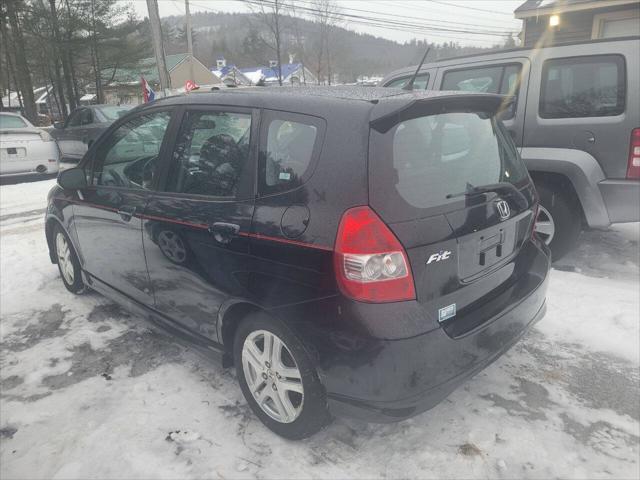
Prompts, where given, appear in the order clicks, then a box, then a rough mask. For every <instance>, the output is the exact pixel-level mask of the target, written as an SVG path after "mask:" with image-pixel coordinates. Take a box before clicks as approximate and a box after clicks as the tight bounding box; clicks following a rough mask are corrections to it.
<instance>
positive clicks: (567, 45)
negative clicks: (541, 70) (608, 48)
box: [378, 36, 640, 85]
mask: <svg viewBox="0 0 640 480" xmlns="http://www.w3.org/2000/svg"><path fill="white" fill-rule="evenodd" d="M638 40H640V36H628V37H616V38H598V39H594V40H586V41H585V40H581V41H575V42H563V43H556V44H553V45H541V46H534V47H517V48H506V49H502V50H491V51H485V52H477V53H470V54H468V55H459V56H453V57H444V58H438V59H435V60H430V61H429V62H427V63H425V64H424V65H422V66H421V67H420V73H424V72H425V71H426V70H428V69H430V68H436V67H441V66H442V67H448V66H450V65H451V64H457V63H465V62H464V61H465V60H476V61H478V62H483V61H487V62H490V61H494V60H495V61H502V60H504V59H509V58H512V57H513V55H516V54H522V55H527V54H532V55H535V52H536V51H539V50H540V49H545V50H547V49H548V50H558V51H559V52H561V51H567V56H572V55H573V53H570V52H571V51H572V49H571V47H579V46H583V45H590V44H594V45H597V44H608V43H610V44H614V46H613V47H612V53H616V51H615V50H614V48H620V47H618V45H620V44H628V43H632V42H637V41H638ZM532 58H533V57H532ZM416 68H417V65H410V66H408V67H403V68H398V69H396V70H393V71H391V72H389V73H387V74H386V75H385V76H384V78H383V79H382V80H380V82H378V85H384V84H386V83H388V82H390V81H393V80H397V79H399V78H406V77H408V76H410V75H412V74H413V73H414V72H415V71H416Z"/></svg>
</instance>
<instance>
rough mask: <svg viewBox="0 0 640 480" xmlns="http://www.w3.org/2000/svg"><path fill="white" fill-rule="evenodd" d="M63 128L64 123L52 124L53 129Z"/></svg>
mask: <svg viewBox="0 0 640 480" xmlns="http://www.w3.org/2000/svg"><path fill="white" fill-rule="evenodd" d="M63 127H64V123H62V122H54V124H53V128H63Z"/></svg>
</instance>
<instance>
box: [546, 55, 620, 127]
mask: <svg viewBox="0 0 640 480" xmlns="http://www.w3.org/2000/svg"><path fill="white" fill-rule="evenodd" d="M625 95H626V92H625V65H624V58H623V57H621V56H620V55H599V56H592V57H573V58H557V59H553V60H547V61H546V62H545V63H544V65H543V67H542V83H541V92H540V108H539V110H540V112H539V113H540V117H542V118H577V117H607V116H613V115H620V114H621V113H623V112H624V108H625Z"/></svg>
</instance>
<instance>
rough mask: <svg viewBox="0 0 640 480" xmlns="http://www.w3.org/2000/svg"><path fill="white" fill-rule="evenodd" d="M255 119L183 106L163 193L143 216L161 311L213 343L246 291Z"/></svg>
mask: <svg viewBox="0 0 640 480" xmlns="http://www.w3.org/2000/svg"><path fill="white" fill-rule="evenodd" d="M256 116H257V113H256V112H253V111H252V110H251V109H245V108H231V107H219V108H218V107H202V108H200V107H189V108H188V109H185V110H184V113H183V116H182V121H181V126H180V128H179V131H178V134H177V137H176V140H175V145H174V147H173V149H172V151H173V154H172V157H171V162H170V163H169V164H168V165H167V167H166V171H165V172H164V173H163V178H164V180H162V183H163V188H162V191H158V192H157V193H154V194H153V196H152V197H151V198H150V200H149V203H148V204H147V207H146V209H145V212H144V221H143V241H144V249H145V253H146V257H147V265H148V269H149V276H150V280H151V285H152V287H153V291H154V292H155V302H156V303H155V305H156V307H155V308H156V310H158V311H159V312H161V313H163V314H164V315H165V316H167V317H169V318H170V319H172V320H173V321H174V322H176V323H178V324H179V326H181V327H183V328H186V329H188V330H189V331H191V332H193V333H195V334H197V335H200V336H203V337H207V338H209V339H211V340H214V341H217V340H218V339H217V335H216V317H217V313H218V310H219V308H220V306H221V305H222V303H223V302H224V301H225V300H226V299H228V298H230V297H243V296H246V291H247V277H248V274H247V269H248V260H247V258H248V257H247V255H248V248H249V238H248V234H249V231H250V227H251V218H252V214H253V208H254V196H255V195H254V171H255V162H256V156H257V154H256V147H255V136H256V128H257V123H258V122H257V117H256Z"/></svg>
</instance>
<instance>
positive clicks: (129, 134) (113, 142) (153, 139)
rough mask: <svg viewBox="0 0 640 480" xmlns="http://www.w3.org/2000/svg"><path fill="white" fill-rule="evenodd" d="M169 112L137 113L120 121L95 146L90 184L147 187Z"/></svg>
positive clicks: (167, 123)
mask: <svg viewBox="0 0 640 480" xmlns="http://www.w3.org/2000/svg"><path fill="white" fill-rule="evenodd" d="M170 118H171V113H170V112H167V111H164V112H154V113H148V114H146V115H140V116H139V117H135V118H133V119H131V120H129V121H128V122H126V123H124V124H122V125H121V126H120V127H118V129H117V130H115V131H114V132H112V133H111V136H110V137H109V138H108V139H107V140H106V142H104V143H103V144H102V146H101V147H100V148H99V150H98V152H97V156H96V163H95V167H94V171H93V183H94V185H101V186H109V187H124V188H135V189H150V188H151V185H152V184H153V177H154V175H155V171H156V165H157V163H158V155H159V154H160V147H161V146H162V141H163V139H164V135H165V132H166V130H167V126H168V125H169V120H170Z"/></svg>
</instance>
